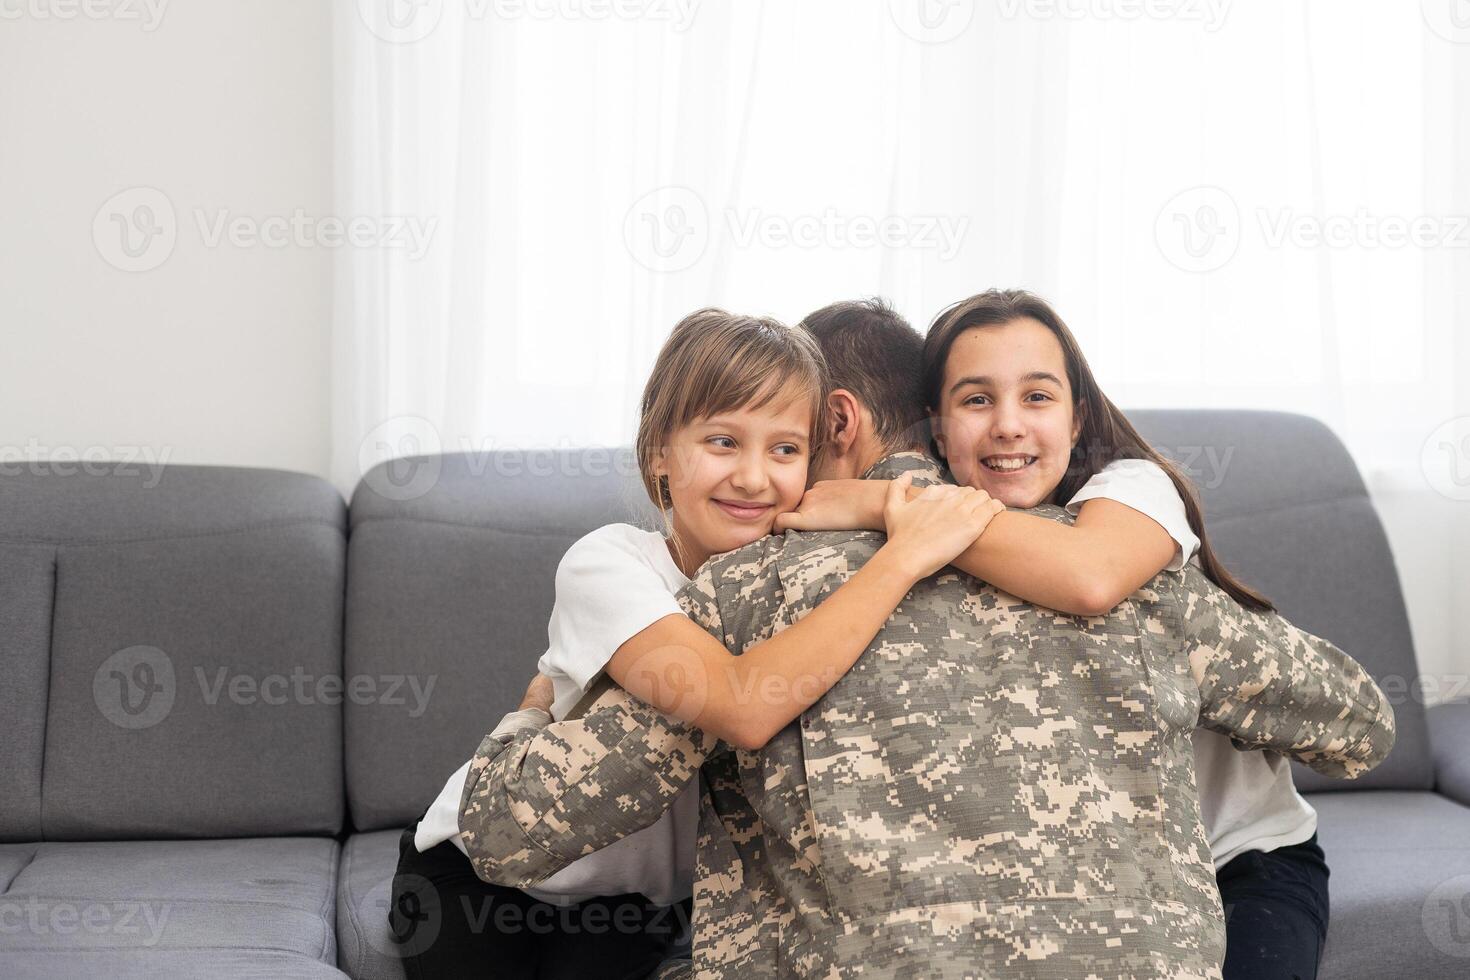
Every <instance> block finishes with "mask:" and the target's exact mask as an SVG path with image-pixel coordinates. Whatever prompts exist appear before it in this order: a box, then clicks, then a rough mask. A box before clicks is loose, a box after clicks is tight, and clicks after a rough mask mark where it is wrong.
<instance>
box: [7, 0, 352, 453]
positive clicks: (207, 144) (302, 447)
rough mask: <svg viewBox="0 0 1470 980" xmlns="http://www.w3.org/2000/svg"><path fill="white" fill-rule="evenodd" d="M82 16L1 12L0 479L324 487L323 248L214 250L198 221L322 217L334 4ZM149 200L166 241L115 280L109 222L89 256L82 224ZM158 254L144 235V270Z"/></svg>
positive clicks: (47, 0)
mask: <svg viewBox="0 0 1470 980" xmlns="http://www.w3.org/2000/svg"><path fill="white" fill-rule="evenodd" d="M149 4H151V5H152V9H150V7H149ZM83 6H84V5H82V4H79V3H77V2H76V0H0V18H3V19H0V215H3V216H4V218H3V222H0V277H3V278H0V283H3V285H0V352H3V382H0V462H7V463H11V464H14V463H15V462H16V461H17V460H18V459H21V458H31V457H34V456H48V455H53V454H55V453H56V452H57V451H58V450H60V451H62V452H66V451H71V452H76V453H85V454H87V457H88V458H93V457H95V458H98V459H100V458H102V457H103V455H104V454H106V455H110V456H117V455H118V454H143V455H144V457H145V458H153V459H163V460H165V461H168V462H176V463H212V464H238V465H247V466H264V467H278V468H282V469H291V470H301V471H306V472H311V473H318V474H322V475H325V474H326V472H327V457H328V430H329V399H328V390H327V381H328V378H329V361H328V357H329V347H330V326H331V315H330V314H331V305H330V304H331V259H332V254H331V250H330V249H329V248H324V247H320V246H317V245H313V244H310V243H308V244H306V245H303V246H298V245H287V246H286V247H267V246H265V245H261V244H258V243H257V244H253V245H252V244H248V243H247V244H232V243H230V242H229V241H228V239H227V238H223V239H221V240H220V241H219V243H218V244H216V245H214V246H213V247H211V246H210V245H209V244H207V243H206V240H205V236H204V235H202V234H201V232H200V229H199V227H198V215H199V214H201V213H202V214H203V215H204V217H205V219H206V223H207V225H208V223H209V222H213V221H215V220H217V219H218V217H219V216H220V215H221V214H227V216H228V217H230V218H234V217H236V216H247V217H248V218H250V219H251V220H252V221H255V220H263V219H265V218H267V217H269V216H271V215H284V216H286V217H287V218H289V217H290V216H291V215H292V214H293V213H294V212H295V211H296V210H297V209H301V210H302V212H303V213H304V214H305V215H310V216H313V217H320V216H322V215H324V214H326V213H327V212H328V211H329V210H330V207H331V193H332V187H331V177H332V170H331V168H332V158H331V149H332V116H331V112H332V101H331V75H332V72H331V63H330V58H331V50H332V47H331V4H330V3H329V2H327V0H249V2H219V0H173V2H169V0H148V2H147V3H145V2H143V0H138V2H130V3H120V2H117V0H101V2H100V3H99V2H97V0H91V2H90V3H89V4H88V5H86V6H89V7H90V8H91V9H92V10H93V11H97V12H102V13H106V14H107V15H108V16H106V17H104V18H102V19H97V18H89V17H88V16H86V15H85V13H84V12H83ZM160 14H161V16H159V15H160ZM65 15H71V16H70V19H63V17H64V16H65ZM129 15H136V16H137V18H138V19H125V18H127V17H128V16H129ZM140 186H143V187H152V188H156V189H158V190H159V191H162V192H163V193H164V194H165V195H166V196H167V198H168V199H169V201H170V202H171V203H172V206H173V208H174V211H175V214H176V225H177V240H176V244H175V247H174V249H173V252H172V254H170V255H168V256H167V258H166V259H164V260H163V261H162V262H161V264H158V265H157V267H156V268H152V269H150V270H148V271H141V272H126V271H121V270H120V269H118V268H116V267H114V266H113V265H111V264H109V262H108V261H107V260H106V259H105V258H104V255H103V251H104V250H110V251H111V253H112V254H113V256H114V257H117V256H119V255H120V254H121V253H120V252H119V250H118V249H119V246H120V245H121V235H120V231H119V229H118V226H117V225H115V224H114V223H113V222H112V220H111V219H110V218H109V217H108V216H107V215H104V220H103V223H102V228H101V232H100V234H99V236H98V237H96V238H94V233H93V222H94V217H95V215H96V214H97V212H98V209H99V208H100V207H102V206H103V204H104V202H107V201H108V200H109V199H110V198H112V197H113V195H116V194H118V193H119V192H122V191H125V190H128V189H129V188H133V187H140ZM142 200H143V199H142V198H137V197H136V196H135V197H134V198H132V199H129V198H124V199H122V200H121V201H120V202H118V205H117V208H118V209H119V210H120V212H121V213H122V215H123V216H124V217H128V216H131V215H132V213H133V212H132V209H133V207H134V205H135V204H137V203H139V202H140V201H142ZM157 213H158V212H155V214H157ZM156 224H158V223H157V222H156ZM159 226H160V227H162V226H163V225H162V224H159ZM109 236H110V238H109ZM134 241H135V244H136V245H141V243H142V241H141V239H140V238H135V239H134ZM239 241H241V242H246V241H247V240H246V239H243V238H242V239H239ZM99 242H100V247H99ZM165 252H166V246H165V239H164V238H157V239H155V240H154V245H153V250H152V251H144V252H143V254H142V260H143V261H144V262H145V263H147V264H151V263H152V262H153V261H156V260H158V259H159V258H161V257H162V256H163V255H164V254H165ZM147 454H152V455H151V457H149V456H147Z"/></svg>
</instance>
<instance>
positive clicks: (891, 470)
mask: <svg viewBox="0 0 1470 980" xmlns="http://www.w3.org/2000/svg"><path fill="white" fill-rule="evenodd" d="M910 471H912V472H913V474H914V476H915V477H919V476H926V477H928V478H929V479H931V480H935V481H941V482H946V483H947V482H949V481H948V480H946V479H945V478H944V466H943V464H941V463H940V462H939V461H938V460H936V459H935V458H934V457H933V456H930V455H929V454H928V453H921V452H914V451H912V450H907V451H904V452H901V453H890V454H889V455H887V456H884V457H883V458H882V459H880V460H878V462H876V463H874V464H873V465H872V466H870V467H868V471H867V472H866V473H864V474H863V476H862V478H863V479H864V480H896V479H898V478H899V477H900V476H902V475H903V474H904V473H907V472H910Z"/></svg>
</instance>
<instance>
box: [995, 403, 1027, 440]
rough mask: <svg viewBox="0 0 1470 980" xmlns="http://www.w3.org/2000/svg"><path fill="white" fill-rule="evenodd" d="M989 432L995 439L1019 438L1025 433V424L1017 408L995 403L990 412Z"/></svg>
mask: <svg viewBox="0 0 1470 980" xmlns="http://www.w3.org/2000/svg"><path fill="white" fill-rule="evenodd" d="M990 434H991V436H992V437H993V438H996V439H1019V438H1021V437H1022V436H1024V435H1025V434H1026V424H1025V421H1024V420H1023V419H1022V417H1021V411H1020V409H1019V408H1017V407H1016V406H1013V405H1010V406H1008V405H997V406H996V408H995V411H994V412H993V413H992V414H991V421H990Z"/></svg>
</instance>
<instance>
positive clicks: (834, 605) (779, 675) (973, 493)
mask: <svg viewBox="0 0 1470 980" xmlns="http://www.w3.org/2000/svg"><path fill="white" fill-rule="evenodd" d="M909 482H910V479H909V478H904V479H900V480H895V481H893V482H892V483H891V484H890V485H889V486H888V488H887V496H886V506H885V515H886V521H887V523H888V525H889V526H890V527H892V528H893V530H892V532H891V533H890V534H889V537H888V541H887V542H886V543H885V544H884V545H883V546H882V547H881V548H879V549H878V551H877V553H876V554H874V555H873V557H872V558H871V559H870V560H869V561H868V562H867V563H866V564H865V565H863V567H862V568H860V569H859V570H858V571H857V572H856V573H855V574H854V575H853V576H852V577H851V578H850V579H849V580H848V581H847V582H846V583H845V584H843V585H842V587H841V588H839V589H837V590H836V591H835V592H833V593H832V595H830V596H828V597H827V599H826V600H825V601H824V602H822V603H821V604H820V605H819V606H818V607H817V608H816V609H815V610H813V611H812V613H811V614H810V615H808V616H806V617H805V618H803V619H802V620H801V621H800V622H798V623H795V624H793V625H791V626H790V627H788V628H786V629H783V630H781V631H780V632H779V633H777V634H776V635H775V636H772V637H771V638H770V639H769V640H765V641H763V642H761V643H757V644H755V645H754V646H752V647H750V648H749V649H747V650H746V651H745V652H744V653H743V654H741V655H739V656H736V655H734V654H732V653H730V651H728V650H726V649H725V648H724V647H723V646H722V645H721V644H720V642H719V641H718V640H716V639H715V638H714V637H712V636H710V634H709V633H707V632H705V631H704V629H702V628H701V627H700V626H699V625H698V624H696V623H695V622H694V621H693V620H691V619H690V618H689V617H687V616H680V615H673V616H665V617H664V618H662V619H660V620H658V621H657V622H655V623H654V624H653V625H651V626H649V627H647V628H646V629H644V630H643V631H642V632H640V633H638V634H636V635H634V636H633V637H631V638H630V639H628V640H627V641H626V642H625V643H624V644H623V645H622V646H620V647H618V649H617V651H616V652H615V653H614V654H613V656H612V659H611V660H609V661H608V663H607V672H608V674H610V675H611V676H612V678H613V680H615V681H617V682H618V684H620V685H621V686H622V687H623V688H624V689H626V690H627V691H628V692H629V693H630V694H633V695H635V696H636V697H638V698H640V699H642V700H644V701H646V702H648V703H649V704H651V705H653V706H654V707H655V708H658V709H659V710H660V711H662V712H664V713H665V714H669V715H672V716H673V717H675V718H679V719H681V720H683V721H688V722H692V723H693V724H695V725H697V726H699V727H700V728H702V729H704V730H705V731H706V732H708V733H709V734H711V735H714V736H716V737H718V738H721V739H723V740H724V741H726V742H728V743H729V744H731V745H733V746H735V747H737V748H744V749H758V748H761V747H762V746H764V745H765V744H766V743H767V742H768V741H770V739H771V738H772V737H773V736H774V735H775V734H776V733H777V732H779V731H780V730H781V729H783V728H785V727H786V726H787V725H789V724H790V723H791V722H792V721H793V720H795V719H796V718H797V717H798V716H799V715H800V714H801V713H802V711H804V710H806V709H807V708H808V707H810V706H811V705H812V704H814V703H815V702H816V701H817V699H818V698H820V697H821V696H822V695H823V694H825V693H826V692H827V691H828V690H829V689H830V688H831V687H832V685H833V684H835V683H837V681H838V679H840V678H841V677H842V675H843V674H845V673H846V672H847V670H848V668H850V667H851V666H852V665H853V663H854V662H855V661H856V660H857V658H858V656H859V655H860V654H861V653H862V652H863V650H865V649H867V646H868V644H869V643H871V642H872V641H873V637H874V636H876V635H877V633H878V630H879V629H880V628H881V627H882V626H883V624H884V622H885V621H887V619H888V617H889V616H890V615H892V613H893V611H894V609H896V608H897V607H898V604H899V602H901V601H902V600H903V597H904V596H905V595H906V594H908V591H909V589H910V588H912V587H913V585H914V583H915V582H917V581H919V580H920V579H922V578H925V577H927V576H929V575H932V574H933V573H934V572H936V571H938V570H939V569H940V568H943V567H944V566H945V565H946V564H949V562H950V561H951V560H952V559H953V558H954V556H955V555H957V554H959V553H960V552H961V551H962V550H964V549H965V548H966V547H967V546H969V545H971V544H972V543H973V542H974V541H975V539H976V538H978V537H979V536H980V532H981V531H983V530H984V529H985V526H986V525H987V524H988V523H989V521H990V519H991V518H992V517H994V516H995V515H996V513H997V512H998V511H999V510H1001V509H1002V508H1001V505H1000V504H999V503H997V502H995V501H993V500H991V499H990V497H989V496H988V495H987V494H985V493H984V492H983V491H977V490H972V489H971V488H969V487H962V488H956V487H944V486H938V487H928V488H925V489H924V490H921V491H919V492H918V494H917V496H915V498H914V499H913V500H912V501H909V500H906V499H905V496H906V495H905V491H906V490H907V489H908V486H909Z"/></svg>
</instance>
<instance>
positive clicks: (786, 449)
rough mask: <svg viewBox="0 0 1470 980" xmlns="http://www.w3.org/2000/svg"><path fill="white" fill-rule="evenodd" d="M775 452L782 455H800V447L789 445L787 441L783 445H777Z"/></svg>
mask: <svg viewBox="0 0 1470 980" xmlns="http://www.w3.org/2000/svg"><path fill="white" fill-rule="evenodd" d="M776 452H778V453H781V455H783V456H800V455H801V447H799V446H793V445H791V443H789V442H788V443H786V444H784V445H780V446H777V447H776Z"/></svg>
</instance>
